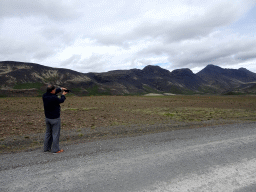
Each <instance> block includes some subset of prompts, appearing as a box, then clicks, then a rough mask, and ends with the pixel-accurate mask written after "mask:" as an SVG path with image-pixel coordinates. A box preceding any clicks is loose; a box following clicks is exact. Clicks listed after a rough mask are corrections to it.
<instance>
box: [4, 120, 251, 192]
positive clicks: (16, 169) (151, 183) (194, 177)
mask: <svg viewBox="0 0 256 192" xmlns="http://www.w3.org/2000/svg"><path fill="white" fill-rule="evenodd" d="M255 128H256V123H244V124H236V125H225V126H212V127H205V128H197V129H196V128H195V129H185V130H176V131H170V132H163V133H157V134H149V135H143V136H137V137H127V138H118V139H109V140H102V141H95V142H88V143H80V144H76V145H67V146H65V147H64V148H63V149H64V150H65V152H64V153H61V154H52V153H49V152H47V153H44V152H42V151H41V150H35V151H31V152H21V153H14V154H3V155H1V156H0V165H1V167H0V191H3V192H4V191H12V192H13V191H44V192H45V191H54V192H58V191H72V192H73V191H87V192H92V191H95V192H108V191H109V192H110V191H111V192H115V191H117V192H128V191H131V192H158V191H159V192H160V191H161V192H162V191H172V192H176V191H177V192H182V191H186V192H187V191H190V192H200V191H204V192H205V191H225V192H229V191H235V192H248V191H249V192H250V191H253V192H255V191H256V129H255Z"/></svg>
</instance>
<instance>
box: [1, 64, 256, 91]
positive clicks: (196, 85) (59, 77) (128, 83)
mask: <svg viewBox="0 0 256 192" xmlns="http://www.w3.org/2000/svg"><path fill="white" fill-rule="evenodd" d="M0 82H1V83H0V86H1V89H12V88H15V86H16V85H17V84H26V83H27V84H31V85H32V84H33V83H41V84H42V88H41V89H42V91H44V89H45V86H43V85H45V84H48V83H52V84H55V85H58V86H64V87H68V88H69V89H71V90H74V91H73V92H74V93H75V94H77V95H101V94H107V95H126V94H146V93H149V92H155V93H164V92H165V93H174V94H207V93H209V94H220V93H223V92H230V91H238V90H240V91H243V88H245V87H246V93H248V92H250V87H255V86H254V82H256V73H253V72H251V71H249V70H247V69H246V68H240V69H224V68H221V67H219V66H215V65H213V64H209V65H207V66H206V67H205V68H204V69H202V70H201V71H199V72H198V73H193V72H192V71H191V70H190V69H188V68H182V69H175V70H173V71H168V70H166V69H163V68H161V67H159V66H153V65H148V66H145V67H144V68H143V69H130V70H113V71H108V72H103V73H93V72H90V73H81V72H77V71H74V70H70V69H65V68H53V67H47V66H43V65H40V64H36V63H25V62H16V61H2V62H0ZM246 84H248V85H246ZM245 85H246V86H245ZM16 87H17V86H16ZM43 87H44V88H43ZM31 88H34V87H33V86H32V87H31Z"/></svg>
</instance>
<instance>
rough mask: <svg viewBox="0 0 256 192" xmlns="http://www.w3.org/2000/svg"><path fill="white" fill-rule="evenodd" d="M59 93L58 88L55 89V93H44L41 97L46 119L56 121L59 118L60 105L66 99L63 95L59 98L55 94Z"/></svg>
mask: <svg viewBox="0 0 256 192" xmlns="http://www.w3.org/2000/svg"><path fill="white" fill-rule="evenodd" d="M59 92H61V89H60V88H57V89H56V93H55V94H52V93H48V92H47V93H45V94H44V95H43V102H44V113H45V117H46V118H48V119H57V118H59V117H60V103H63V102H64V101H65V99H66V97H65V95H61V98H59V97H58V96H57V95H56V94H57V93H59Z"/></svg>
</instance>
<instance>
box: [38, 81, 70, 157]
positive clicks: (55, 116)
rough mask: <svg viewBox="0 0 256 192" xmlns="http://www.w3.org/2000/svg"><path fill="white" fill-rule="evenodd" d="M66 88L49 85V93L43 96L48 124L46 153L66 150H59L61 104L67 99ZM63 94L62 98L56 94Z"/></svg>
mask: <svg viewBox="0 0 256 192" xmlns="http://www.w3.org/2000/svg"><path fill="white" fill-rule="evenodd" d="M65 90H67V89H66V88H57V89H56V88H55V86H54V85H48V87H47V92H46V93H45V94H44V95H43V102H44V113H45V123H46V133H45V139H44V151H45V152H47V151H49V152H50V151H52V152H53V153H61V152H63V151H64V150H63V149H60V148H59V137H60V103H63V102H64V101H65V99H66V97H65V95H66V94H67V92H65ZM61 91H63V92H62V95H61V98H59V97H58V96H57V95H56V94H57V93H59V92H61Z"/></svg>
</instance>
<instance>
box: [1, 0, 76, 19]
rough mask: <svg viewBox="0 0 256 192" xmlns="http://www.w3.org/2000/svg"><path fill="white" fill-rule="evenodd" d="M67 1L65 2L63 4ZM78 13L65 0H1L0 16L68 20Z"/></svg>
mask: <svg viewBox="0 0 256 192" xmlns="http://www.w3.org/2000/svg"><path fill="white" fill-rule="evenodd" d="M65 3H67V4H65ZM79 15H80V13H78V12H77V11H74V10H73V9H72V3H70V2H67V1H49V0H40V1H31V0H18V1H17V0H1V1H0V18H1V17H2V18H3V17H29V16H46V17H48V18H49V19H51V20H57V21H61V20H70V19H75V18H77V17H78V16H79Z"/></svg>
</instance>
